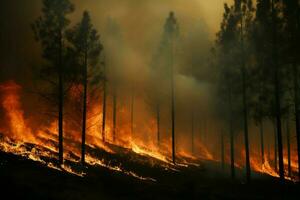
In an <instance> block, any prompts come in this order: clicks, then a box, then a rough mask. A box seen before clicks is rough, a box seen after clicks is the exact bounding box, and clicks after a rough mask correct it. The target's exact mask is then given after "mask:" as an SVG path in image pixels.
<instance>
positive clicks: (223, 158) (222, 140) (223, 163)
mask: <svg viewBox="0 0 300 200" xmlns="http://www.w3.org/2000/svg"><path fill="white" fill-rule="evenodd" d="M221 160H222V169H223V170H224V169H225V145H224V133H223V131H222V132H221Z"/></svg>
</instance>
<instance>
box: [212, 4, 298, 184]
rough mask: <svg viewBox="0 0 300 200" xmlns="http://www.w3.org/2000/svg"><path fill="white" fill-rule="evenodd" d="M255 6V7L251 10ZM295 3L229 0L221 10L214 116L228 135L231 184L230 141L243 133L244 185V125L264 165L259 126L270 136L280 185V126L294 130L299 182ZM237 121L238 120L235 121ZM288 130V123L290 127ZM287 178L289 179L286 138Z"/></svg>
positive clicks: (215, 51) (246, 136)
mask: <svg viewBox="0 0 300 200" xmlns="http://www.w3.org/2000/svg"><path fill="white" fill-rule="evenodd" d="M255 4H256V5H255ZM299 53H300V2H299V1H298V0H287V1H286V0H257V1H252V0H234V3H233V5H228V4H225V5H224V15H223V21H222V23H221V29H220V31H219V32H218V34H217V40H216V44H215V48H214V49H213V54H214V59H216V60H215V66H216V67H217V71H218V82H217V85H218V87H217V88H218V89H217V95H218V97H217V98H218V99H220V101H218V108H219V111H220V112H219V116H220V118H221V120H222V121H223V122H225V125H226V127H228V129H229V133H230V149H231V153H230V155H231V173H232V177H233V178H234V176H235V172H234V162H235V160H234V153H235V152H234V146H235V141H234V138H235V137H234V135H235V132H236V131H237V129H238V128H239V127H242V130H243V133H244V144H245V147H244V148H245V157H246V163H245V166H246V177H247V180H248V181H250V178H251V166H250V150H251V146H250V145H249V134H251V133H249V121H250V120H253V121H254V122H255V124H256V125H257V126H258V127H259V130H260V143H261V145H260V147H261V150H260V151H261V162H262V165H263V164H264V162H265V145H264V143H265V138H266V137H265V132H264V124H265V123H266V122H267V121H270V122H272V123H273V124H274V127H275V129H276V131H275V141H276V142H275V147H274V149H275V161H274V162H275V165H276V166H277V157H278V167H279V175H280V179H281V181H284V179H285V169H284V157H283V150H284V149H283V141H284V140H283V136H285V135H284V134H283V128H284V127H285V125H284V123H286V124H287V126H288V127H289V122H293V124H294V127H295V130H296V142H297V153H298V170H299V171H298V176H299V178H300V159H299V158H300V121H299V120H300V118H299V117H300V108H299V103H300V102H299V94H300V91H299V64H300V56H299ZM237 119H241V120H237ZM290 124H292V123H290ZM287 134H288V135H287V140H288V147H287V151H288V159H289V163H288V165H289V166H288V175H291V166H290V165H291V161H290V159H291V158H290V140H291V138H290V136H289V133H287Z"/></svg>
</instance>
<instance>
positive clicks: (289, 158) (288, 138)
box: [286, 118, 292, 177]
mask: <svg viewBox="0 0 300 200" xmlns="http://www.w3.org/2000/svg"><path fill="white" fill-rule="evenodd" d="M286 142H287V159H288V176H289V177H291V175H292V169H291V138H290V124H289V119H288V118H287V120H286Z"/></svg>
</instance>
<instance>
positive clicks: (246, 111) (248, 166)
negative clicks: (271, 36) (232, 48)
mask: <svg viewBox="0 0 300 200" xmlns="http://www.w3.org/2000/svg"><path fill="white" fill-rule="evenodd" d="M243 34H244V33H243V17H242V23H241V47H242V81H243V107H244V111H243V113H244V137H245V153H246V179H247V182H249V181H250V179H251V166H250V153H249V136H248V105H247V82H246V78H247V77H246V63H245V62H246V61H245V53H244V35H243Z"/></svg>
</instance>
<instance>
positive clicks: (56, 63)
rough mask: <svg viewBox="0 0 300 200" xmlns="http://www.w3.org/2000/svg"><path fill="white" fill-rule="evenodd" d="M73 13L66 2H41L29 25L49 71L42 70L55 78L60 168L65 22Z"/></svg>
mask: <svg viewBox="0 0 300 200" xmlns="http://www.w3.org/2000/svg"><path fill="white" fill-rule="evenodd" d="M73 11H74V6H73V4H71V3H70V1H69V0H43V8H42V12H43V14H42V15H41V16H40V17H39V18H38V19H37V20H36V21H35V22H34V24H33V25H32V28H33V31H34V33H35V37H36V39H37V41H39V42H40V43H41V45H42V48H43V57H44V58H45V59H46V60H47V61H48V62H49V63H50V65H51V66H50V67H47V69H43V71H44V72H45V71H47V72H48V75H47V76H49V75H50V74H49V73H51V75H53V76H55V77H56V80H55V87H56V88H57V94H56V98H57V99H55V101H57V102H58V103H57V105H58V135H59V139H58V140H59V145H58V146H59V148H58V149H59V153H58V155H59V163H60V164H61V165H62V164H63V120H64V94H65V91H64V84H65V78H66V70H67V69H66V62H65V61H66V60H65V57H66V44H65V42H64V41H65V31H66V29H67V27H68V25H69V24H70V21H69V20H68V19H67V18H66V16H67V15H69V14H70V13H72V12H73Z"/></svg>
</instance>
